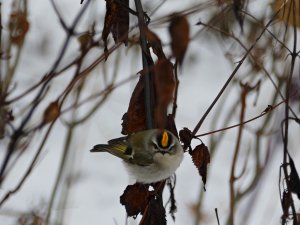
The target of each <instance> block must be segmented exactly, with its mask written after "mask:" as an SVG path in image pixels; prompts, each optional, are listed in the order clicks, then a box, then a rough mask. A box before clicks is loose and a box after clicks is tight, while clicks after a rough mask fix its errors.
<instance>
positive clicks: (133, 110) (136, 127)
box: [122, 75, 146, 135]
mask: <svg viewBox="0 0 300 225" xmlns="http://www.w3.org/2000/svg"><path fill="white" fill-rule="evenodd" d="M144 96H145V95H144V77H143V75H141V76H140V79H139V81H138V83H137V84H136V86H135V88H134V91H133V93H132V96H131V99H130V102H129V106H128V110H127V112H126V113H125V114H124V115H123V117H122V120H123V123H122V134H124V135H127V134H131V133H133V132H138V131H142V130H145V129H146V126H145V124H146V112H145V97H144Z"/></svg>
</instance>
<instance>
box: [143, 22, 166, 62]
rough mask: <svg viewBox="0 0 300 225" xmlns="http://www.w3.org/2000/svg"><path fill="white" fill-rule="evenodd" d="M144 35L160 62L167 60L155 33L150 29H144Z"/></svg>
mask: <svg viewBox="0 0 300 225" xmlns="http://www.w3.org/2000/svg"><path fill="white" fill-rule="evenodd" d="M144 33H145V35H146V37H147V40H148V43H149V47H151V48H152V50H153V52H154V54H155V55H156V56H157V58H158V60H162V59H166V56H165V53H164V51H163V49H162V45H161V41H160V39H159V37H158V36H157V35H156V34H155V33H154V32H153V31H151V30H149V29H148V27H146V28H144Z"/></svg>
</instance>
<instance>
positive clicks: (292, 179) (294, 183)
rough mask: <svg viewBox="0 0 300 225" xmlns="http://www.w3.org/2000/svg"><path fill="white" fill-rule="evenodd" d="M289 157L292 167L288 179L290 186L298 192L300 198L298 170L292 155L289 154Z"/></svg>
mask: <svg viewBox="0 0 300 225" xmlns="http://www.w3.org/2000/svg"><path fill="white" fill-rule="evenodd" d="M289 159H290V168H291V172H290V175H289V179H288V182H289V187H290V189H291V192H292V193H294V194H297V196H298V199H300V178H299V175H298V172H297V170H296V167H295V164H294V160H293V159H292V157H291V156H289Z"/></svg>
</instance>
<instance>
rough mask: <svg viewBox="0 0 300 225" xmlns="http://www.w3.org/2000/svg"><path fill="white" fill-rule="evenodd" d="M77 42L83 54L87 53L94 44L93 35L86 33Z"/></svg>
mask: <svg viewBox="0 0 300 225" xmlns="http://www.w3.org/2000/svg"><path fill="white" fill-rule="evenodd" d="M77 40H78V41H79V44H80V50H81V51H82V52H85V51H86V50H87V49H89V48H90V47H91V44H92V43H93V35H92V34H91V33H89V32H86V33H84V34H82V35H80V36H79V37H78V38H77Z"/></svg>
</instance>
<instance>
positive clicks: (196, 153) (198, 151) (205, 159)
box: [190, 143, 210, 185]
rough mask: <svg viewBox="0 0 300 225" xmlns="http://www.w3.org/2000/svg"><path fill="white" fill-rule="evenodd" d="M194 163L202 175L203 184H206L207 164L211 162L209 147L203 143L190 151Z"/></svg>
mask: <svg viewBox="0 0 300 225" xmlns="http://www.w3.org/2000/svg"><path fill="white" fill-rule="evenodd" d="M190 154H191V156H192V160H193V163H194V164H195V166H196V167H197V169H198V171H199V174H200V175H201V177H202V181H203V184H204V185H205V184H206V175H207V165H208V164H209V163H210V154H209V151H208V148H207V147H206V146H205V145H204V144H203V143H202V144H200V145H197V146H196V147H195V149H194V150H193V151H192V152H191V153H190Z"/></svg>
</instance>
